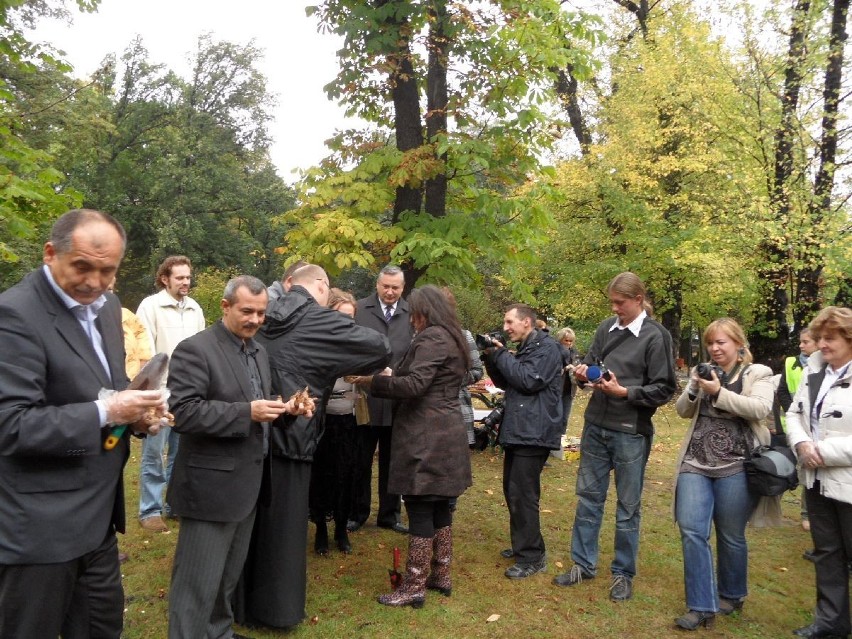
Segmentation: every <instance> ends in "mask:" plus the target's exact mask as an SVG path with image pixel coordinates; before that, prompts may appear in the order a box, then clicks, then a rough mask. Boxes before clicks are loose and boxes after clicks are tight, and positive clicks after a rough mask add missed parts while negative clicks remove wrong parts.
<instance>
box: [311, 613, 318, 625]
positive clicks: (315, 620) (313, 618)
mask: <svg viewBox="0 0 852 639" xmlns="http://www.w3.org/2000/svg"><path fill="white" fill-rule="evenodd" d="M318 623H319V617H317V616H316V615H314V616H313V617H311V625H312V626H315V625H317V624H318Z"/></svg>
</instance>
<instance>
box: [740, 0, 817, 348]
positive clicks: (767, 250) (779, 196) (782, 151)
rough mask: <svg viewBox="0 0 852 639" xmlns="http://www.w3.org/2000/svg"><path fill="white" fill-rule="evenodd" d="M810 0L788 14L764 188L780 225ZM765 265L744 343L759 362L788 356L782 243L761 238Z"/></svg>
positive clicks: (784, 211) (790, 169)
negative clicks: (758, 305) (771, 164)
mask: <svg viewBox="0 0 852 639" xmlns="http://www.w3.org/2000/svg"><path fill="white" fill-rule="evenodd" d="M810 7H811V3H810V0H797V2H796V5H795V7H794V8H793V18H792V26H791V30H790V45H789V49H788V51H787V62H786V68H785V72H784V76H785V77H784V96H783V98H782V101H781V123H780V125H779V127H778V130H777V131H776V132H775V170H774V179H773V180H772V182H771V184H770V193H769V199H770V207H771V211H772V213H773V215H774V217H775V218H776V219H777V220H779V221H780V222H781V223H782V224H784V223H785V222H786V220H787V219H788V217H789V214H790V209H791V207H790V194H789V189H790V187H791V181H792V180H791V178H792V175H793V145H794V143H795V139H796V137H795V136H796V126H795V125H796V109H797V107H798V104H799V91H800V90H801V85H802V69H803V68H804V59H805V56H806V49H805V36H806V33H805V31H806V26H807V21H808V13H809V12H810ZM759 250H760V251H761V253H762V254H763V256H764V259H765V261H766V264H765V265H764V267H763V268H761V270H760V279H761V280H762V281H763V282H764V285H763V286H764V290H765V293H764V303H763V307H762V310H761V315H760V316H759V317H757V318H755V322H754V323H753V325H752V327H751V328H750V342H751V345H752V349H753V351H754V352H755V354H759V356H760V357H762V358H770V357H780V356H782V355H783V354H785V353H786V352H787V351H788V346H789V344H788V341H789V337H788V335H789V327H788V325H787V309H788V306H789V297H788V296H787V281H788V267H787V263H788V261H789V259H788V258H789V256H788V252H787V249H786V247H785V246H784V244H783V243H779V242H775V241H773V240H772V239H770V238H767V239H766V240H765V241H764V242H763V243H762V244H761V246H760V247H759Z"/></svg>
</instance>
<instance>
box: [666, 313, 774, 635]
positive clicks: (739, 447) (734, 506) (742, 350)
mask: <svg viewBox="0 0 852 639" xmlns="http://www.w3.org/2000/svg"><path fill="white" fill-rule="evenodd" d="M704 345H705V347H706V349H707V353H708V354H709V355H710V359H711V363H710V365H707V364H705V365H704V366H705V367H706V368H707V369H708V370H705V371H702V372H703V375H702V374H699V371H698V370H695V369H694V370H693V371H692V375H691V377H690V381H689V385H688V386H687V388H686V389H685V390H684V391H683V394H682V395H681V396H680V397H679V398H678V400H677V404H676V410H677V413H678V415H680V416H681V417H691V418H692V423H691V424H690V426H689V430H688V431H687V433H686V437H685V438H684V441H683V444H682V446H681V450H680V455H679V456H678V461H677V467H676V468H677V480H676V486H675V518H676V519H677V524H678V527H679V528H680V536H681V545H682V548H683V577H684V588H685V591H686V605H687V608H688V611H687V612H686V614H684V615H682V616H680V617H678V618H677V619H675V625H677V626H678V627H680V628H683V629H684V630H696V629H697V628H699V627H701V626H704V627H707V628H709V627H712V625H713V622H714V620H715V616H716V613H717V612H720V613H721V614H726V615H727V614H730V613H732V612H733V611H734V610H739V609H740V608H742V605H743V599H744V598H745V596H746V594H747V592H748V544H747V543H746V537H745V529H746V525H747V524H748V521H749V518H750V517H751V516H752V513H754V509H755V505H756V504H757V501H758V500H757V499H756V498H755V497H753V496H752V495H751V494H750V493H749V491H748V487H747V485H746V474H745V469H744V467H743V462H744V461H745V460H746V459H749V458H750V457H751V454H752V452H753V451H754V449H755V448H757V447H759V446H761V445H766V444H768V443H769V440H770V434H769V429H768V428H767V427H766V425H765V423H764V418H765V417H766V416H767V415H768V414H769V412H770V411H771V410H772V402H773V399H774V394H775V385H774V383H773V381H772V370H771V369H770V368H768V367H767V366H763V365H761V364H753V363H752V355H751V352H750V351H749V350H748V346H747V344H746V337H745V333H744V331H743V329H742V327H740V325H739V324H737V322H736V321H734V320H732V319H731V318H728V317H724V318H721V319H717V320H715V321H714V322H711V323H710V325H709V326H708V327H707V329H706V330H705V331H704ZM711 365H712V366H711ZM697 368H698V367H696V369H697ZM712 526H715V528H716V554H717V557H716V559H717V563H716V569H715V570H714V567H713V551H712V549H711V547H710V530H711V527H712Z"/></svg>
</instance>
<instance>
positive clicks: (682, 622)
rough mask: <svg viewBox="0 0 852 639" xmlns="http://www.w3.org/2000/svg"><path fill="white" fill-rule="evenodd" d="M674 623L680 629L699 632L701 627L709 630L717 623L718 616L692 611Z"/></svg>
mask: <svg viewBox="0 0 852 639" xmlns="http://www.w3.org/2000/svg"><path fill="white" fill-rule="evenodd" d="M674 622H675V625H676V626H677V627H678V628H683V629H684V630H697V629H698V628H699V627H701V626H704V627H705V628H708V629H709V628H712V627H713V624H714V623H715V622H716V615H715V614H713V613H712V612H700V611H698V610H690V611H689V612H688V613H686V614H685V615H682V616H680V617H678V618H677V619H675V620H674Z"/></svg>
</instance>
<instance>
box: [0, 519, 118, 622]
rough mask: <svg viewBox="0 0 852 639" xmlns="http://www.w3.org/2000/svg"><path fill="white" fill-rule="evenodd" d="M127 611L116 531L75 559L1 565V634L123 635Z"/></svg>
mask: <svg viewBox="0 0 852 639" xmlns="http://www.w3.org/2000/svg"><path fill="white" fill-rule="evenodd" d="M57 534H62V531H57ZM123 611H124V590H123V589H122V586H121V571H120V570H119V565H118V545H117V543H116V539H115V533H113V532H112V531H110V533H109V534H108V535H107V537H106V539H104V541H103V542H102V543H101V545H100V546H99V547H98V548H96V549H95V550H93V551H92V552H90V553H87V554H85V555H83V556H82V557H79V558H77V559H73V560H71V561H66V562H64V563H59V564H24V565H2V566H0V637H10V638H11V637H16V638H19V639H29V638H32V639H37V638H40V637H45V638H47V637H57V636H61V637H62V638H63V639H118V637H120V636H121V630H122V624H123V617H122V615H123Z"/></svg>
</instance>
